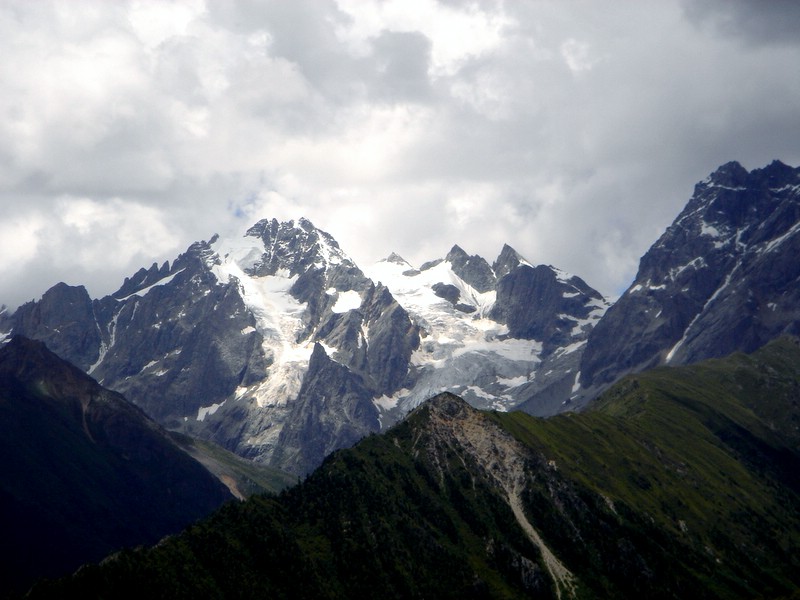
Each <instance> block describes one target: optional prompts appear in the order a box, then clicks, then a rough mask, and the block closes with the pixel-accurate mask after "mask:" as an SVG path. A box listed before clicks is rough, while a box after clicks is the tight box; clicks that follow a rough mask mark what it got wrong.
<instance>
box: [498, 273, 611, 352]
mask: <svg viewBox="0 0 800 600" xmlns="http://www.w3.org/2000/svg"><path fill="white" fill-rule="evenodd" d="M602 302H603V298H602V296H601V295H600V294H599V293H598V292H596V291H595V290H592V289H591V288H590V287H589V286H587V285H586V284H585V283H584V282H583V281H582V280H581V279H580V278H579V277H568V278H566V277H564V276H561V275H560V274H559V272H558V271H556V270H555V269H553V268H552V267H548V266H545V265H539V266H537V267H531V266H530V265H527V264H519V265H517V266H516V267H514V268H513V269H512V270H510V271H509V272H508V273H507V274H506V275H504V276H503V277H502V278H500V280H499V281H498V282H497V300H496V302H495V305H494V307H493V308H492V311H491V313H490V316H491V317H492V318H493V319H495V320H497V321H499V322H501V323H505V324H506V325H508V329H509V335H510V336H512V337H515V338H521V339H535V340H540V341H542V342H543V343H544V348H545V354H548V353H549V351H552V350H553V349H555V348H558V347H563V346H566V345H568V344H570V343H573V342H575V341H576V340H575V339H574V334H573V330H574V329H575V328H576V327H577V328H578V330H579V331H580V328H581V322H582V321H584V320H586V319H588V318H589V316H590V314H591V313H592V312H593V311H594V310H596V309H597V308H598V307H599V306H600V305H601V304H602Z"/></svg>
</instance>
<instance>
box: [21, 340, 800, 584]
mask: <svg viewBox="0 0 800 600" xmlns="http://www.w3.org/2000/svg"><path fill="white" fill-rule="evenodd" d="M798 400H800V348H799V347H798V344H797V342H796V341H793V340H787V339H784V340H779V341H777V342H774V343H772V344H770V345H769V346H767V347H766V348H764V349H762V350H761V351H759V352H757V353H755V354H754V355H751V356H743V355H735V356H732V357H729V358H727V359H723V360H715V361H709V362H705V363H702V364H699V365H696V366H692V367H681V368H671V369H670V368H665V369H658V370H655V371H652V372H649V373H645V374H641V375H637V376H634V377H629V378H627V379H625V380H623V381H621V382H620V383H619V384H617V385H616V386H614V387H613V388H611V389H610V390H609V391H608V393H607V394H605V395H604V396H603V397H602V398H601V399H600V400H599V401H598V402H597V403H596V405H595V406H594V407H593V409H592V410H591V411H590V412H586V413H582V414H570V415H564V416H559V417H555V418H551V419H548V420H542V419H537V418H534V417H530V416H528V415H525V414H522V413H511V414H502V413H480V412H478V411H475V410H474V409H471V408H469V407H468V406H467V405H466V404H465V403H464V402H463V401H461V400H460V399H457V398H456V397H454V396H451V395H449V394H443V395H441V396H439V397H437V398H435V399H432V400H431V401H429V402H427V403H425V404H424V405H423V406H421V407H420V408H419V409H417V410H416V411H414V412H413V413H412V414H411V415H410V416H409V417H408V419H407V420H406V421H404V422H403V423H401V424H399V425H398V426H397V427H395V428H393V429H392V430H390V431H389V432H388V433H386V434H385V435H382V436H378V435H374V436H371V437H369V438H367V439H365V440H363V441H362V442H361V443H360V444H358V445H357V446H356V447H355V448H353V449H350V450H344V451H340V452H337V453H335V454H334V455H333V456H331V457H329V459H328V460H326V462H325V463H324V464H323V466H322V467H320V468H319V469H318V470H317V471H315V472H314V473H313V474H311V475H310V476H309V477H308V478H307V479H306V480H305V481H304V482H302V483H301V484H300V485H298V486H295V487H293V488H291V489H288V490H286V491H284V492H282V493H281V494H280V495H278V496H255V497H252V498H250V499H249V500H248V501H246V502H243V503H240V504H231V505H227V506H225V507H223V508H222V509H221V510H220V511H218V512H217V513H215V514H214V515H212V516H211V517H210V518H208V519H206V520H204V521H203V522H201V523H199V524H197V525H195V526H193V527H190V528H189V529H187V530H186V531H185V532H184V533H182V534H181V535H179V536H175V537H172V538H169V539H168V540H165V541H163V542H162V543H160V544H159V545H158V546H157V547H155V548H152V549H140V550H133V551H125V552H123V553H120V554H117V555H115V556H113V557H111V558H110V559H107V560H106V561H104V563H103V564H102V565H101V566H99V567H98V566H95V567H88V568H84V569H82V570H81V571H80V572H79V573H78V574H77V575H76V576H74V577H73V578H72V579H70V580H65V581H61V582H57V583H54V584H48V585H45V586H40V587H38V588H37V589H36V590H35V591H34V593H33V594H32V597H35V598H39V597H65V596H68V595H69V596H76V595H78V596H81V597H114V598H121V597H133V596H136V597H148V598H167V597H169V598H181V597H204V598H232V597H240V598H251V597H276V598H281V597H284V598H289V597H291V598H345V597H347V598H356V597H357V598H423V597H424V598H523V597H537V598H555V597H561V598H567V597H578V598H643V597H647V598H687V597H692V598H781V597H790V596H791V595H792V594H793V593H796V592H797V590H798V586H800V569H798V567H799V566H800V564H798V563H800V552H798V550H800V477H799V476H798V474H800V445H799V444H798V441H799V440H800V433H799V432H798V418H800V417H799V415H798V406H797V402H798Z"/></svg>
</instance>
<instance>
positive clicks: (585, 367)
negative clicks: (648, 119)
mask: <svg viewBox="0 0 800 600" xmlns="http://www.w3.org/2000/svg"><path fill="white" fill-rule="evenodd" d="M798 233H800V169H794V168H792V167H789V166H787V165H784V164H783V163H780V162H777V161H776V162H773V163H772V164H770V165H769V166H767V167H765V168H763V169H756V170H753V171H751V172H748V171H747V170H746V169H744V168H743V167H742V166H741V165H740V164H738V163H735V162H732V163H728V164H726V165H723V166H722V167H720V168H719V169H718V170H717V171H716V172H715V173H713V174H712V175H711V176H709V177H708V178H707V179H706V180H704V181H703V182H701V183H699V184H697V186H696V187H695V191H694V195H693V197H692V199H691V200H690V201H689V203H688V204H687V206H686V208H685V209H684V210H683V211H682V212H681V214H680V215H679V216H678V218H677V219H676V220H675V222H674V223H673V224H672V225H671V226H670V227H669V228H668V229H667V231H666V232H665V233H664V234H663V235H662V236H661V238H660V239H659V240H658V241H657V242H656V243H655V244H654V245H653V246H652V247H651V248H650V250H648V252H647V253H646V254H645V255H644V256H643V257H642V260H641V263H640V266H639V272H638V274H637V276H636V279H635V280H634V282H633V284H632V285H631V287H630V288H629V289H628V290H627V291H626V292H625V293H624V294H623V296H622V297H621V298H620V299H619V301H618V302H617V303H616V304H615V305H614V306H613V307H612V308H611V309H609V311H608V312H607V313H606V315H605V316H604V317H603V319H602V320H601V321H600V323H598V325H597V327H595V329H594V330H593V331H592V333H591V335H590V337H589V342H588V344H587V348H586V351H585V352H584V355H583V359H582V364H581V383H582V385H583V386H584V387H585V388H591V387H594V388H600V387H602V386H605V385H608V384H609V383H611V382H613V381H614V380H616V379H617V378H619V377H620V376H621V375H623V374H625V373H628V372H631V371H638V370H642V369H645V368H647V367H651V366H654V365H658V364H664V363H668V364H687V363H692V362H696V361H699V360H702V359H704V358H712V357H719V356H724V355H726V354H730V353H731V352H734V351H737V350H740V351H745V352H750V351H753V350H755V349H757V348H758V347H760V346H761V345H763V344H765V343H766V342H767V341H769V340H770V339H773V338H775V337H777V336H778V335H780V334H782V333H794V332H797V331H798V328H800V286H798V285H797V283H798V281H800V261H798V260H797V256H798V252H800V235H798Z"/></svg>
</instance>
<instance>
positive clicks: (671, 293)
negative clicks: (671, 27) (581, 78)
mask: <svg viewBox="0 0 800 600" xmlns="http://www.w3.org/2000/svg"><path fill="white" fill-rule="evenodd" d="M798 231H800V169H796V168H792V167H789V166H787V165H784V164H782V163H780V162H777V161H776V162H774V163H772V164H771V165H769V166H767V167H765V168H763V169H756V170H754V171H751V172H748V171H747V170H745V169H744V168H743V167H742V166H741V165H739V164H738V163H729V164H726V165H724V166H722V167H720V169H718V170H717V171H716V172H715V173H713V174H712V175H710V176H709V178H707V179H706V180H705V181H703V182H701V183H699V184H698V185H697V187H696V189H695V193H694V196H693V197H692V199H691V200H690V201H689V203H688V205H687V206H686V208H685V209H684V211H683V212H682V213H681V214H680V215H679V216H678V218H677V219H676V221H675V222H674V223H673V224H672V225H671V226H670V227H669V228H668V230H667V231H666V232H665V233H664V235H663V236H662V237H661V238H660V239H659V240H658V241H657V242H656V243H655V244H654V245H653V247H652V248H651V249H650V250H649V251H648V252H647V253H646V254H645V256H644V257H643V258H642V261H641V265H640V269H639V273H638V275H637V277H636V279H635V281H634V282H633V284H632V285H631V287H630V288H629V289H628V290H627V291H626V292H625V293H624V294H623V295H622V297H621V298H620V299H619V300H618V301H617V302H616V303H614V305H613V306H611V303H610V302H609V301H607V300H606V299H604V298H603V297H602V296H601V295H600V294H599V293H598V292H597V291H595V290H593V289H592V288H591V287H590V286H589V285H587V284H586V283H585V282H584V281H582V280H581V279H580V278H578V277H575V276H572V275H569V274H566V273H563V272H562V271H560V270H558V269H557V268H555V267H552V266H547V265H534V264H532V263H530V262H529V261H527V260H525V259H524V258H523V257H522V256H520V255H519V254H518V253H517V252H516V251H514V250H513V249H512V248H510V247H508V246H506V247H504V248H503V249H502V250H501V252H500V254H499V255H498V257H497V259H496V260H494V261H493V262H492V263H491V264H490V263H489V262H488V261H487V260H485V259H483V258H481V257H479V256H470V255H469V254H468V253H467V252H465V251H464V250H463V249H461V248H460V247H459V246H454V247H453V249H452V250H451V251H450V252H449V253H448V254H447V256H445V257H443V258H441V259H438V260H434V261H431V262H428V263H425V264H423V265H420V266H418V267H415V266H412V265H410V264H408V263H407V262H406V261H405V260H403V259H402V257H399V256H397V255H395V254H393V255H390V256H389V257H388V258H387V259H386V260H384V261H381V262H379V263H378V264H376V265H373V266H372V267H370V268H368V269H366V270H364V271H362V270H361V269H360V268H359V267H358V266H356V265H355V263H354V262H353V261H352V260H351V259H350V258H349V257H348V256H347V255H346V254H345V252H344V251H343V250H342V249H341V248H340V246H339V244H338V243H337V241H336V240H334V239H333V238H332V237H331V236H330V235H328V234H327V233H325V232H324V231H321V230H320V229H317V228H316V227H315V226H314V225H312V224H311V223H310V222H309V221H307V220H303V219H301V220H300V221H298V222H293V221H289V222H284V223H280V222H278V221H276V220H263V221H260V222H258V223H257V224H255V225H254V226H253V227H251V228H250V229H249V230H248V231H247V232H246V233H245V235H244V236H242V237H240V238H235V239H221V238H219V237H217V236H214V237H212V238H211V239H210V240H209V241H208V242H198V243H195V244H193V245H192V246H190V247H189V248H188V249H187V251H186V252H185V253H184V254H181V255H180V256H179V257H177V258H176V259H175V261H173V262H172V263H171V264H170V263H165V264H163V265H161V266H159V265H155V264H154V265H152V267H150V268H149V269H141V270H140V271H138V272H137V273H135V274H134V275H132V276H131V277H129V278H127V279H126V280H125V282H124V283H123V285H122V286H121V287H120V289H119V290H118V291H117V292H115V293H114V294H111V295H110V296H106V297H104V298H100V299H94V300H93V299H91V298H90V297H89V295H88V293H87V292H86V290H85V289H84V288H83V287H72V286H68V285H65V284H58V285H56V286H54V287H53V288H51V289H50V290H48V291H47V292H45V294H44V295H43V297H42V298H41V299H40V300H38V301H36V302H30V303H27V304H25V305H23V306H21V307H20V308H19V309H18V310H17V311H16V312H15V313H14V314H10V315H9V314H3V315H0V332H4V333H3V334H2V335H6V336H11V335H14V334H20V335H25V336H27V337H29V338H33V339H37V340H41V341H43V342H45V343H46V344H47V345H48V348H50V349H51V350H52V351H54V352H55V353H56V354H58V355H59V356H61V357H63V358H64V359H66V360H69V361H70V362H72V363H74V364H75V365H78V366H79V367H80V368H81V369H83V370H84V371H86V372H87V373H89V374H91V375H92V376H93V377H95V378H97V379H98V380H99V381H100V382H101V383H102V384H103V385H104V386H106V387H108V388H110V389H114V390H116V391H118V392H120V393H123V394H124V395H125V396H126V397H127V398H128V399H130V400H131V401H133V402H134V403H135V404H136V405H137V406H139V407H141V408H142V409H143V410H144V411H145V412H146V413H147V414H148V415H150V416H151V417H153V418H154V419H156V420H157V421H158V422H159V423H161V424H162V425H163V426H164V427H166V428H168V429H170V430H173V431H178V432H182V433H185V434H189V435H191V436H198V437H200V438H203V439H206V440H211V441H214V442H216V443H218V444H220V445H222V446H223V447H225V448H227V449H229V450H231V451H233V452H235V453H237V454H238V455H240V456H242V457H246V458H248V459H252V460H255V461H257V462H260V463H262V464H266V465H271V466H273V467H277V468H280V469H284V470H287V471H290V472H292V473H295V474H298V475H302V474H305V473H308V472H310V471H311V470H313V469H314V468H315V467H316V466H318V465H319V464H320V463H321V461H322V460H323V458H324V457H325V456H326V455H327V454H329V453H330V452H331V451H333V450H335V449H337V448H342V447H347V446H350V445H352V444H354V443H355V442H356V441H357V440H359V439H361V438H362V437H363V436H365V435H368V434H370V433H374V432H378V431H382V430H385V429H386V428H388V427H389V426H391V425H392V424H394V423H397V422H398V421H399V420H400V419H402V418H403V417H404V416H405V415H406V414H407V413H408V412H409V411H410V410H412V409H413V408H414V407H415V406H417V405H419V404H420V403H421V402H422V401H424V400H425V399H427V398H428V397H430V396H432V395H435V394H438V393H440V392H443V391H448V392H452V393H456V394H458V395H460V396H462V397H464V398H465V399H466V400H467V401H468V402H469V403H470V404H471V405H472V406H474V407H477V408H481V409H487V408H489V409H495V410H503V411H507V410H512V409H520V410H524V411H526V412H528V413H530V414H533V415H542V416H546V415H553V414H557V413H559V412H562V411H565V410H574V409H580V408H581V407H584V406H586V405H587V404H588V403H589V402H590V401H591V400H592V399H593V398H595V397H596V396H597V395H598V394H599V393H600V392H602V391H603V390H604V389H606V388H607V387H608V386H609V385H610V384H612V383H613V382H614V381H616V380H617V379H619V378H620V377H621V376H623V375H624V374H626V373H630V372H637V371H640V370H643V369H646V368H649V367H652V366H656V365H659V364H665V363H669V364H672V365H679V364H689V363H692V362H695V361H697V360H700V359H703V358H707V357H714V356H724V355H727V354H729V353H731V352H733V351H736V350H744V351H751V350H754V349H756V348H758V347H760V346H761V345H763V344H764V343H766V342H767V341H769V340H771V339H774V338H775V337H777V336H779V335H781V334H784V333H797V332H798V329H799V328H798V323H800V312H798V311H800V303H798V297H797V295H798V293H800V292H798V289H800V287H799V286H798V285H797V281H798V277H800V262H798V261H797V260H796V256H797V251H798V250H799V249H800V247H798V246H800V237H798V235H797V233H798Z"/></svg>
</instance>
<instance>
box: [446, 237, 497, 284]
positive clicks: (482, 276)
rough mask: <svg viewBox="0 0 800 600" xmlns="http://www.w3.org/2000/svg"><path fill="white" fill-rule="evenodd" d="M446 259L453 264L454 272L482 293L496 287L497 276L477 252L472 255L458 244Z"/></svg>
mask: <svg viewBox="0 0 800 600" xmlns="http://www.w3.org/2000/svg"><path fill="white" fill-rule="evenodd" d="M445 260H446V261H447V262H449V263H450V264H451V265H452V269H453V272H454V273H455V274H456V275H458V276H459V277H460V278H461V279H463V280H464V281H465V282H466V283H468V284H469V285H471V286H472V287H473V288H475V289H476V290H477V291H478V292H480V293H485V292H490V291H492V290H493V289H494V286H495V283H496V282H497V278H496V277H495V274H494V271H492V267H490V266H489V263H488V262H486V260H485V259H484V258H482V257H480V256H478V255H477V254H474V255H473V256H470V255H469V254H467V253H466V252H464V250H462V249H461V248H460V247H459V246H458V245H456V246H453V247H452V248H451V249H450V252H448V253H447V256H446V257H445Z"/></svg>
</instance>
